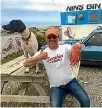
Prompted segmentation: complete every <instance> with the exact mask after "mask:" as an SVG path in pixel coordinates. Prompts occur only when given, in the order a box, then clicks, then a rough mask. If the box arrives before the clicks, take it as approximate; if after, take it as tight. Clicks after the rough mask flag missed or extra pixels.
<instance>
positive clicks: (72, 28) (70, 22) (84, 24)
mask: <svg viewBox="0 0 102 108" xmlns="http://www.w3.org/2000/svg"><path fill="white" fill-rule="evenodd" d="M85 7H86V8H85ZM99 26H102V4H101V3H99V4H87V5H85V6H84V5H75V6H68V7H67V9H66V11H65V12H61V28H62V40H68V39H80V38H83V37H86V36H88V34H89V33H91V32H92V31H93V30H95V29H96V28H97V27H99Z"/></svg>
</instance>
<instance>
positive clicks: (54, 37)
mask: <svg viewBox="0 0 102 108" xmlns="http://www.w3.org/2000/svg"><path fill="white" fill-rule="evenodd" d="M56 37H57V36H55V35H54V36H48V37H47V38H48V39H51V38H53V39H56Z"/></svg>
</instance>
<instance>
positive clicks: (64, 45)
mask: <svg viewBox="0 0 102 108" xmlns="http://www.w3.org/2000/svg"><path fill="white" fill-rule="evenodd" d="M59 46H60V47H63V48H64V47H65V48H66V47H71V45H70V44H63V45H59Z"/></svg>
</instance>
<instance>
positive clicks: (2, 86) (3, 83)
mask: <svg viewBox="0 0 102 108" xmlns="http://www.w3.org/2000/svg"><path fill="white" fill-rule="evenodd" d="M6 82H7V81H1V94H2V91H3V88H4V85H5V83H6Z"/></svg>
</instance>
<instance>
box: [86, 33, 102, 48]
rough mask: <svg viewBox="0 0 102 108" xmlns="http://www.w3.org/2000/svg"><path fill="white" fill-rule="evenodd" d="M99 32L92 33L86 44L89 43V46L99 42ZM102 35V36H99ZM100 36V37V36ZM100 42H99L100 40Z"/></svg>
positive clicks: (96, 44)
mask: <svg viewBox="0 0 102 108" xmlns="http://www.w3.org/2000/svg"><path fill="white" fill-rule="evenodd" d="M100 35H101V33H100V32H98V33H94V34H93V35H92V36H91V38H90V39H89V40H88V41H87V43H88V45H91V46H98V45H99V44H98V43H99V37H100ZM101 37H102V36H101ZM101 37H100V38H101ZM100 43H101V42H100Z"/></svg>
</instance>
